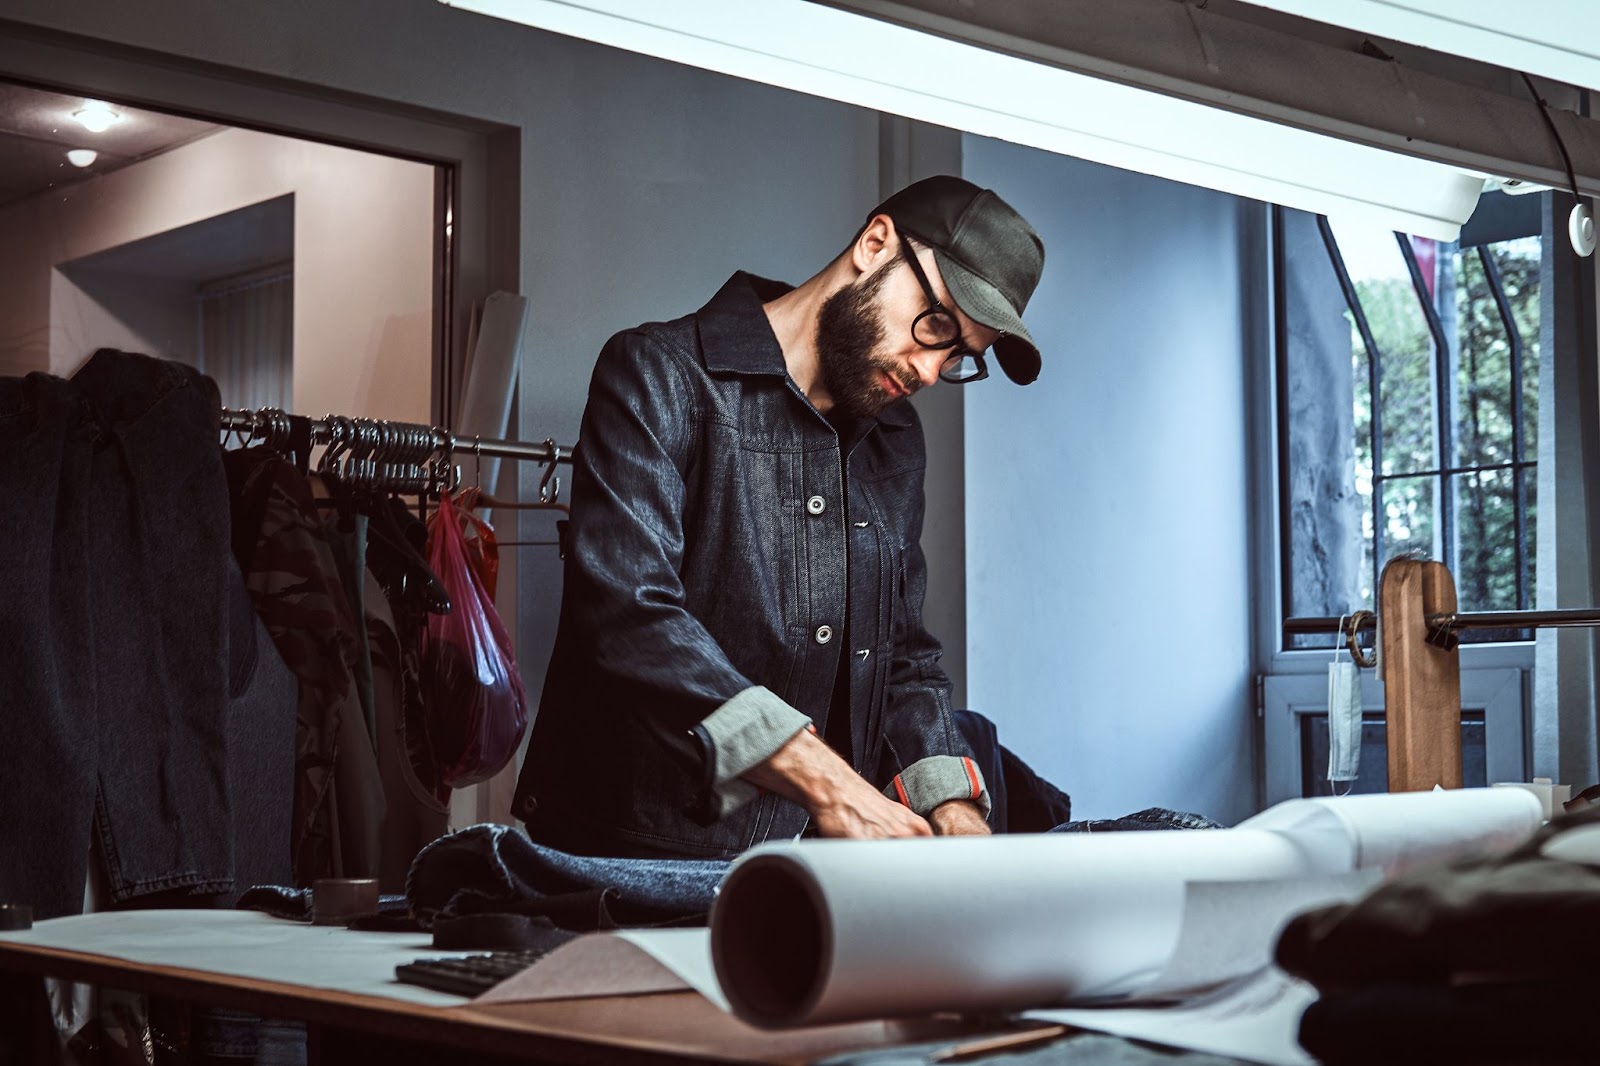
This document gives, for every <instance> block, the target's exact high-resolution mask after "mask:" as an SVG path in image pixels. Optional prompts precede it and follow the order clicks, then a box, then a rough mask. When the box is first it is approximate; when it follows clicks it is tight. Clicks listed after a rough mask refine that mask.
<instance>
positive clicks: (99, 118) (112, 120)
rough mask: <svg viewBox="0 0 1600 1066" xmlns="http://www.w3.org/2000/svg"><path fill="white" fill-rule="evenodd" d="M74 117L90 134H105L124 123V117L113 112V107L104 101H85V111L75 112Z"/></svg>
mask: <svg viewBox="0 0 1600 1066" xmlns="http://www.w3.org/2000/svg"><path fill="white" fill-rule="evenodd" d="M72 117H73V118H75V119H77V120H78V124H79V125H80V126H82V127H83V128H84V129H86V130H88V131H89V132H90V133H104V132H105V131H106V130H108V129H110V128H111V127H112V126H115V125H116V124H117V123H119V122H121V121H122V116H121V115H119V114H117V113H116V112H115V111H113V110H111V105H110V104H108V103H106V102H105V101H103V100H85V101H84V104H83V109H82V110H79V111H74V112H73V113H72Z"/></svg>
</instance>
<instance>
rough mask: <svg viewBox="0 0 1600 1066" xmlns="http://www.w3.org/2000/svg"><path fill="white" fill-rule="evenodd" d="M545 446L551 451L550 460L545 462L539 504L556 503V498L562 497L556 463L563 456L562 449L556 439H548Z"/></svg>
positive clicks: (540, 484) (540, 482) (540, 480)
mask: <svg viewBox="0 0 1600 1066" xmlns="http://www.w3.org/2000/svg"><path fill="white" fill-rule="evenodd" d="M544 446H545V447H546V448H548V449H550V458H549V459H548V460H546V462H545V468H544V477H542V478H540V479H539V502H540V503H555V502H556V497H558V496H560V495H561V479H560V478H559V477H556V462H557V460H558V459H559V458H560V456H561V449H560V446H559V445H557V444H556V442H555V438H554V437H546V438H545V439H544Z"/></svg>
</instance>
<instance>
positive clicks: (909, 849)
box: [711, 789, 1539, 1028]
mask: <svg viewBox="0 0 1600 1066" xmlns="http://www.w3.org/2000/svg"><path fill="white" fill-rule="evenodd" d="M1491 795H1492V798H1488V799H1485V798H1484V797H1485V796H1491ZM1351 798H1356V797H1351ZM1359 799H1360V800H1361V801H1362V802H1360V803H1358V804H1355V805H1354V807H1353V809H1352V810H1349V811H1345V810H1344V809H1343V808H1348V807H1350V806H1351V805H1350V804H1349V803H1348V801H1347V800H1343V799H1341V800H1325V801H1321V800H1319V801H1297V803H1298V804H1299V805H1298V806H1297V807H1295V809H1294V810H1293V811H1292V812H1291V814H1292V815H1293V817H1291V818H1287V819H1285V822H1286V824H1288V825H1289V826H1290V828H1287V829H1271V828H1260V829H1257V828H1243V827H1241V828H1237V829H1226V830H1197V831H1184V832H1129V833H1091V834H1038V835H1019V836H1009V837H1006V836H1001V837H962V838H943V839H919V840H890V841H829V840H811V841H802V842H791V843H783V844H771V845H763V846H762V847H759V848H756V849H754V850H753V851H751V852H749V853H747V854H746V855H745V856H744V857H742V858H741V859H740V860H739V861H738V862H736V863H735V865H734V867H733V870H732V871H731V872H730V873H729V875H728V878H727V880H726V881H725V882H724V883H723V886H722V888H721V890H720V892H719V893H718V897H717V902H716V905H715V907H714V908H713V910H712V917H711V952H712V961H713V964H714V965H715V968H716V973H717V979H718V982H719V983H720V984H721V986H722V989H723V992H724V994H725V995H726V996H727V998H728V1001H729V1003H730V1005H731V1006H732V1007H733V1009H734V1011H735V1013H737V1014H738V1015H739V1016H740V1017H741V1018H743V1019H744V1020H745V1021H747V1022H750V1023H752V1024H755V1025H760V1026H765V1027H769V1028H778V1027H785V1026H794V1025H807V1024H820V1023H825V1022H839V1021H849V1020H856V1019H865V1018H880V1017H886V1016H894V1015H904V1014H913V1013H924V1012H927V1011H934V1010H957V1011H968V1012H981V1011H999V1010H1021V1009H1026V1008H1031V1007H1040V1006H1051V1005H1057V1004H1060V1003H1063V1002H1066V1001H1068V1000H1072V999H1082V998H1087V997H1096V996H1112V995H1119V994H1123V993H1127V992H1132V991H1136V990H1137V989H1138V987H1139V985H1140V983H1141V982H1142V981H1147V980H1148V979H1149V978H1150V977H1152V976H1154V975H1155V974H1156V973H1158V972H1159V971H1160V969H1161V968H1162V967H1163V966H1164V965H1165V964H1166V962H1167V960H1168V958H1169V957H1170V956H1171V953H1172V950H1173V947H1174V946H1175V944H1176V942H1177V938H1178V933H1179V928H1180V925H1181V922H1182V914H1183V901H1184V886H1185V884H1186V883H1187V882H1188V881H1191V880H1206V881H1245V880H1267V879H1281V878H1297V877H1308V876H1316V875H1319V874H1328V875H1337V874H1343V873H1348V872H1349V871H1350V870H1352V869H1354V868H1356V867H1357V866H1358V865H1368V866H1373V867H1377V866H1383V867H1384V868H1389V867H1390V866H1391V865H1394V864H1396V863H1398V864H1400V865H1404V861H1403V860H1405V858H1406V857H1407V856H1414V855H1420V854H1426V855H1427V856H1428V857H1429V858H1430V859H1437V858H1448V857H1450V853H1451V852H1452V850H1455V849H1468V850H1482V847H1483V841H1484V839H1486V838H1490V837H1492V838H1494V839H1495V840H1498V841H1503V842H1505V843H1506V845H1507V846H1510V845H1511V844H1514V843H1516V841H1517V840H1520V839H1522V838H1523V837H1525V836H1526V835H1527V834H1528V833H1529V832H1532V831H1533V829H1535V828H1537V827H1538V824H1539V818H1538V804H1537V802H1536V801H1534V800H1533V798H1532V797H1531V796H1528V795H1527V794H1526V793H1522V792H1518V791H1515V790H1506V789H1501V790H1493V792H1492V793H1491V790H1487V789H1483V790H1471V791H1466V790H1462V791H1456V792H1452V793H1435V794H1429V793H1419V794H1409V795H1404V796H1399V795H1397V796H1384V797H1359ZM1269 813H1271V812H1269ZM1262 817H1263V819H1265V816H1262ZM1463 818H1465V819H1469V820H1471V821H1472V822H1473V823H1474V825H1473V826H1472V827H1470V828H1468V829H1465V830H1464V829H1463V828H1462V825H1461V822H1462V819H1463Z"/></svg>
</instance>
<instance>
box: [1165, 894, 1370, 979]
mask: <svg viewBox="0 0 1600 1066" xmlns="http://www.w3.org/2000/svg"><path fill="white" fill-rule="evenodd" d="M1381 876H1382V875H1381V873H1380V872H1379V871H1377V870H1355V871H1352V872H1351V873H1348V874H1341V875H1339V876H1337V877H1297V878H1286V879H1284V880H1281V881H1191V882H1190V883H1189V884H1188V885H1187V886H1186V887H1185V890H1184V899H1183V927H1182V929H1181V930H1180V932H1179V933H1178V945H1177V947H1175V948H1173V950H1172V957H1171V958H1169V959H1168V960H1167V965H1166V967H1165V968H1163V969H1162V971H1161V973H1160V974H1158V975H1157V976H1156V977H1155V979H1154V980H1152V981H1151V982H1150V983H1149V984H1147V985H1145V986H1144V987H1143V988H1141V989H1140V990H1139V996H1140V998H1145V999H1149V998H1158V997H1161V996H1166V995H1172V994H1179V993H1185V992H1192V991H1194V990H1196V989H1202V988H1210V987H1212V986H1214V985H1217V984H1219V983H1221V982H1223V981H1226V980H1232V979H1234V978H1237V977H1240V976H1243V975H1245V974H1250V973H1255V972H1256V971H1258V970H1260V969H1262V968H1263V967H1265V966H1267V965H1269V964H1270V963H1271V962H1272V953H1273V949H1274V948H1275V947H1276V945H1277V943H1278V934H1280V933H1282V932H1283V927H1284V926H1285V925H1287V924H1288V922H1289V919H1291V918H1293V917H1294V916H1295V915H1297V914H1301V913H1304V912H1305V911H1308V910H1312V909H1313V908H1316V907H1323V906H1327V905H1328V904H1330V903H1342V902H1345V901H1347V900H1353V899H1358V898H1360V897H1361V896H1362V895H1364V894H1365V893H1366V891H1367V890H1368V889H1370V888H1371V887H1372V886H1373V885H1375V884H1376V883H1377V882H1378V881H1379V879H1380V878H1381Z"/></svg>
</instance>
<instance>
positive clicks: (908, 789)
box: [883, 755, 991, 818]
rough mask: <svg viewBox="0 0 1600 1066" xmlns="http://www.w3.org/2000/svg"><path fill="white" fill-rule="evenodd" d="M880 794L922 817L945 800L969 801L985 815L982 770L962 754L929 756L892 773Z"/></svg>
mask: <svg viewBox="0 0 1600 1066" xmlns="http://www.w3.org/2000/svg"><path fill="white" fill-rule="evenodd" d="M883 793H884V795H886V796H888V797H889V798H890V799H892V800H896V801H898V802H900V803H903V804H905V805H906V806H907V807H910V808H911V809H912V810H913V811H915V812H917V813H918V814H920V815H922V816H923V817H924V818H926V817H927V816H928V815H930V814H932V813H933V809H934V808H935V807H937V806H939V804H941V803H945V802H948V801H949V800H971V801H972V802H973V803H976V804H977V805H978V807H979V809H980V810H982V811H983V816H984V817H985V818H987V817H989V808H990V806H991V804H990V802H989V790H988V789H987V788H985V787H984V784H983V772H982V771H981V770H979V769H978V764H977V763H975V762H973V761H972V760H971V759H969V758H967V757H966V756H965V755H930V756H928V757H927V758H925V759H918V760H917V761H916V762H914V763H912V764H911V765H910V766H908V767H906V768H905V769H904V770H902V771H901V772H900V773H898V774H896V775H895V778H894V780H893V781H890V782H889V787H888V788H886V789H884V790H883Z"/></svg>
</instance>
